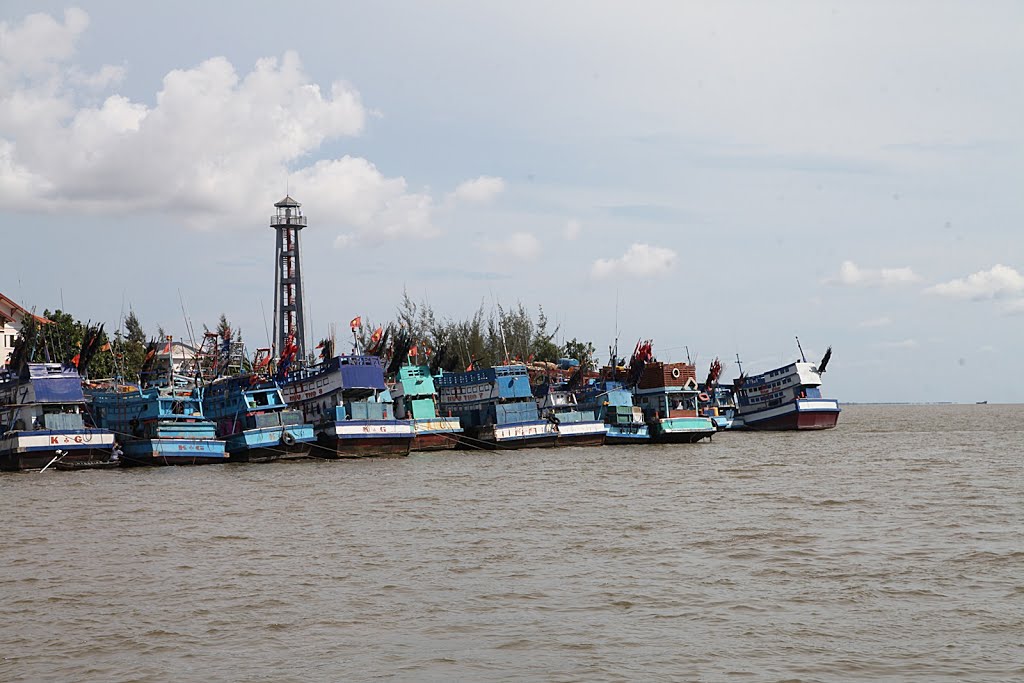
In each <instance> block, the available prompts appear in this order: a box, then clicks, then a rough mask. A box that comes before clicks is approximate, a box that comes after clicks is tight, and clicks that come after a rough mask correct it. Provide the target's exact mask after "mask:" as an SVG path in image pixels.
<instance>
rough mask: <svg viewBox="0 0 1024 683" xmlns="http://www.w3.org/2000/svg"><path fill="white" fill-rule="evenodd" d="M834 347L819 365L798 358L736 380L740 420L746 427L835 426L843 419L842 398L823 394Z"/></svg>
mask: <svg viewBox="0 0 1024 683" xmlns="http://www.w3.org/2000/svg"><path fill="white" fill-rule="evenodd" d="M831 357H832V348H831V347H829V349H828V351H826V352H825V356H824V357H823V358H822V360H821V362H820V363H819V364H818V365H815V364H813V363H808V362H807V361H806V360H798V361H795V362H793V363H790V364H789V365H784V366H782V367H780V368H776V369H774V370H769V371H768V372H765V373H762V374H760V375H754V376H751V377H745V376H744V375H743V374H742V372H741V374H740V376H739V377H738V378H737V379H736V381H735V382H733V387H734V392H735V394H736V407H737V423H738V424H739V426H741V427H743V428H744V429H764V430H805V429H831V428H832V427H835V426H836V422H837V421H838V420H839V413H840V408H839V401H837V400H836V399H834V398H824V397H822V395H821V374H822V373H823V372H825V367H826V366H827V365H828V361H829V359H830V358H831Z"/></svg>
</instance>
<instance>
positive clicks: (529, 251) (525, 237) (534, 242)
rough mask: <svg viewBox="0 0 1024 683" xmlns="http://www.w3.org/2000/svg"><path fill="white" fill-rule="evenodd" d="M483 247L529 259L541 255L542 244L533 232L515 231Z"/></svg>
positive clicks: (497, 252)
mask: <svg viewBox="0 0 1024 683" xmlns="http://www.w3.org/2000/svg"><path fill="white" fill-rule="evenodd" d="M483 248H484V249H485V250H487V251H490V252H493V253H496V254H502V255H507V256H513V257H515V258H521V259H527V258H533V257H534V256H538V255H540V251H541V244H540V240H539V239H537V238H536V237H535V236H534V235H533V234H532V233H529V232H514V233H512V234H511V235H509V236H508V237H506V238H505V239H503V240H499V241H497V242H488V243H486V244H485V245H483Z"/></svg>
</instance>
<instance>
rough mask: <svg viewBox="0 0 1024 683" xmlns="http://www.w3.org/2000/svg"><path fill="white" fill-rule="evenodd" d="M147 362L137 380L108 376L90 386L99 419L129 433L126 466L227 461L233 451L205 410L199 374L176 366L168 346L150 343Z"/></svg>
mask: <svg viewBox="0 0 1024 683" xmlns="http://www.w3.org/2000/svg"><path fill="white" fill-rule="evenodd" d="M152 346H153V345H152V344H151V347H152ZM168 347H170V344H168ZM143 368H144V369H143V372H142V378H143V379H142V382H141V383H140V384H138V385H136V384H127V383H125V384H122V383H119V382H106V383H103V384H99V385H94V386H92V387H90V389H89V391H88V393H89V395H90V396H91V400H92V414H93V417H94V418H95V420H96V424H97V425H98V426H101V427H104V428H106V429H109V430H111V431H112V432H115V433H116V434H118V435H120V436H122V437H123V439H124V455H123V456H122V458H121V459H122V462H123V463H124V464H125V465H127V466H138V465H207V464H214V463H223V462H227V461H228V459H229V455H228V453H227V452H226V451H225V448H224V442H223V441H221V440H219V439H218V438H217V426H216V424H215V423H214V422H213V421H212V420H209V419H207V418H206V416H205V415H204V414H203V389H202V387H200V386H198V385H197V384H196V382H195V380H194V378H192V377H187V376H184V375H179V374H177V373H175V372H174V366H173V360H172V357H171V355H170V353H169V351H168V352H165V353H163V354H155V352H154V350H153V348H150V350H149V352H148V353H147V360H146V364H144V366H143Z"/></svg>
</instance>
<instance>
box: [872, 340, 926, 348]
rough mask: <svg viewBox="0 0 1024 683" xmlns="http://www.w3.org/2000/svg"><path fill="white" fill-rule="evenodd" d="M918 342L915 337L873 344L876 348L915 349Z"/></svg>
mask: <svg viewBox="0 0 1024 683" xmlns="http://www.w3.org/2000/svg"><path fill="white" fill-rule="evenodd" d="M917 347H918V343H917V340H916V339H903V340H901V341H891V342H881V343H878V344H875V348H876V349H916V348H917Z"/></svg>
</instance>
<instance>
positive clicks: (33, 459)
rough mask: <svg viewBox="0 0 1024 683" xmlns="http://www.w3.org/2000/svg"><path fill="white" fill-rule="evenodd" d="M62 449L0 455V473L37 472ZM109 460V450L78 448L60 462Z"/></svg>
mask: <svg viewBox="0 0 1024 683" xmlns="http://www.w3.org/2000/svg"><path fill="white" fill-rule="evenodd" d="M59 450H60V451H61V452H64V451H63V450H62V449H51V450H33V451H28V452H26V453H10V452H8V453H3V454H0V471H4V472H18V471H21V470H39V469H42V468H44V467H46V465H47V464H49V462H50V461H51V460H53V459H54V458H55V457H57V455H58V453H57V451H59ZM109 458H110V448H109V447H108V448H80V449H76V450H75V451H74V452H73V454H68V455H65V456H64V458H62V460H67V461H69V462H71V461H75V462H104V461H107V460H109Z"/></svg>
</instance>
